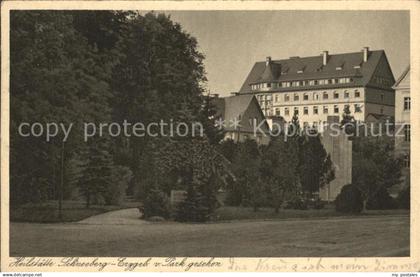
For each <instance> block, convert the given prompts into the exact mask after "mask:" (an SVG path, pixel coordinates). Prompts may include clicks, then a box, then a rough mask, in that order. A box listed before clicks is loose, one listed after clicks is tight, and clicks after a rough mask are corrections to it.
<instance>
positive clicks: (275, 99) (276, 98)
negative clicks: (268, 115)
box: [274, 94, 279, 102]
mask: <svg viewBox="0 0 420 277" xmlns="http://www.w3.org/2000/svg"><path fill="white" fill-rule="evenodd" d="M274 101H275V102H278V101H279V97H278V96H277V94H276V96H274Z"/></svg>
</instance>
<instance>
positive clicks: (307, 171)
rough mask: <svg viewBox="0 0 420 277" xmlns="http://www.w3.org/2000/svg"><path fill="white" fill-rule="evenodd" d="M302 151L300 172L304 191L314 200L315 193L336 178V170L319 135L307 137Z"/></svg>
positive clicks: (302, 145) (303, 142)
mask: <svg viewBox="0 0 420 277" xmlns="http://www.w3.org/2000/svg"><path fill="white" fill-rule="evenodd" d="M300 149H301V158H300V165H299V172H300V181H301V185H302V191H303V192H305V193H306V194H307V195H308V196H309V197H310V198H312V195H313V194H314V193H315V192H318V191H319V189H320V188H322V187H323V186H324V185H326V184H328V183H329V182H331V181H332V180H333V179H334V178H335V175H334V169H333V165H332V161H331V158H330V156H329V155H328V154H327V152H326V151H325V149H324V146H323V145H322V143H321V140H320V137H319V135H316V136H313V135H311V136H305V137H304V139H303V141H302V144H301V147H300Z"/></svg>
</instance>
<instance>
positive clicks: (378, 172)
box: [352, 137, 402, 211]
mask: <svg viewBox="0 0 420 277" xmlns="http://www.w3.org/2000/svg"><path fill="white" fill-rule="evenodd" d="M392 150H393V141H392V140H391V139H389V138H387V137H359V138H357V139H356V140H354V143H353V168H352V180H353V185H355V186H356V187H357V188H358V189H359V190H360V191H361V193H362V197H363V210H364V211H365V210H366V205H367V202H368V201H369V200H370V199H371V198H373V197H375V196H376V194H377V193H378V192H379V191H380V190H382V189H388V188H390V187H391V186H393V185H397V184H399V183H400V182H401V169H402V161H401V159H398V158H395V157H394V156H393V151H392Z"/></svg>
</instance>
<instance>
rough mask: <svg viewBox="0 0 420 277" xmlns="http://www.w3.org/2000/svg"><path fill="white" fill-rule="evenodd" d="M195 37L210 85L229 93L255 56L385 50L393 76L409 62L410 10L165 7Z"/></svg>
mask: <svg viewBox="0 0 420 277" xmlns="http://www.w3.org/2000/svg"><path fill="white" fill-rule="evenodd" d="M164 13H166V14H170V15H171V18H172V20H173V21H175V22H178V23H180V24H181V26H182V27H183V28H184V30H185V31H186V32H188V33H190V34H191V35H192V36H194V37H195V38H197V41H198V44H199V50H200V51H201V52H202V53H203V54H204V55H205V57H206V58H205V60H204V65H205V68H206V72H207V79H208V83H207V84H206V86H207V88H208V89H209V90H210V92H211V93H218V94H220V95H221V96H228V95H229V94H230V93H231V92H236V91H238V90H239V89H240V87H241V85H242V83H243V82H244V80H245V78H246V76H247V75H248V73H249V71H250V70H251V68H252V66H253V64H254V63H255V62H256V61H264V60H265V58H266V57H267V56H271V57H272V59H274V60H276V59H285V58H289V57H292V56H300V57H305V56H316V55H320V54H321V52H322V51H323V50H327V51H329V53H330V54H339V53H348V52H358V51H361V49H362V48H363V47H365V46H368V47H370V49H372V50H380V49H383V50H385V53H386V55H387V57H388V60H389V62H390V64H391V69H392V71H393V73H394V77H395V79H398V77H399V76H400V75H401V73H402V72H403V71H404V69H405V68H406V67H407V66H408V65H409V60H410V30H409V28H410V19H409V14H408V12H406V11H165V12H164Z"/></svg>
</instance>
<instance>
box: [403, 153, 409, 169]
mask: <svg viewBox="0 0 420 277" xmlns="http://www.w3.org/2000/svg"><path fill="white" fill-rule="evenodd" d="M403 162H404V167H406V168H410V154H405V155H404V160H403Z"/></svg>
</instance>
